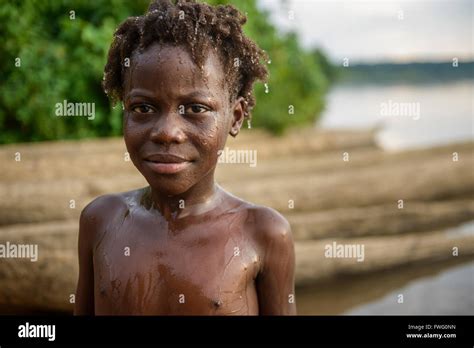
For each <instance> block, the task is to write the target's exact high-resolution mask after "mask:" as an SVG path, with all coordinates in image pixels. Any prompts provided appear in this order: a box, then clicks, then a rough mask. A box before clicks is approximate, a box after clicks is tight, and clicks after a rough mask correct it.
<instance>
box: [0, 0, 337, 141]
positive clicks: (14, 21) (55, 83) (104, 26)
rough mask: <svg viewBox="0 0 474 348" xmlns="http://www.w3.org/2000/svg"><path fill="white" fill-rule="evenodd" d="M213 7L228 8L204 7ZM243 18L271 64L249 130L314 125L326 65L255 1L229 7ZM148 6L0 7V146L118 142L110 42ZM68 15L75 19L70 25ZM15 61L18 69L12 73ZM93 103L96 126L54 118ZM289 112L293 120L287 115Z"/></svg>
mask: <svg viewBox="0 0 474 348" xmlns="http://www.w3.org/2000/svg"><path fill="white" fill-rule="evenodd" d="M209 2H210V3H212V4H216V3H227V1H218V0H211V1H209ZM234 2H235V5H236V7H238V8H239V9H240V10H241V11H243V12H247V14H248V17H249V21H248V24H247V25H246V28H245V31H246V33H247V34H248V35H249V36H250V37H252V38H253V39H255V40H256V41H257V42H258V44H259V45H260V46H261V47H262V48H263V49H265V50H266V51H267V52H268V55H269V57H270V59H271V64H269V68H270V79H269V82H268V86H269V93H265V91H264V90H265V88H264V86H263V85H262V84H259V85H257V86H256V95H257V106H256V108H255V109H254V112H253V120H252V127H263V128H266V129H268V130H270V131H272V132H274V133H281V132H282V131H284V129H286V128H287V127H289V126H291V125H298V124H305V123H308V122H311V121H314V119H315V117H317V115H318V114H319V113H320V112H321V110H322V108H323V96H324V93H325V90H326V88H327V85H328V76H327V71H325V70H324V69H325V66H324V64H325V63H324V62H325V60H324V59H325V57H324V55H323V54H322V53H321V52H319V53H318V54H315V53H311V52H306V51H304V50H303V49H302V48H301V47H300V45H299V42H298V39H297V37H296V35H295V34H292V33H290V34H286V35H283V34H279V33H278V32H277V31H276V29H275V28H274V27H273V26H272V25H271V24H270V22H269V19H268V14H267V13H264V12H263V11H262V10H260V9H258V8H257V6H256V3H255V0H252V1H244V2H241V1H234ZM148 3H149V1H147V0H139V1H123V0H107V1H105V0H100V1H89V0H74V1H65V0H63V1H58V0H43V1H42V0H26V1H12V2H8V3H5V2H4V3H3V4H2V5H1V6H0V41H1V42H2V45H0V57H1V62H2V64H1V65H0V75H1V76H2V85H1V90H0V143H11V142H25V141H39V140H55V139H74V138H84V137H96V136H100V137H102V136H112V135H120V134H121V131H122V116H121V113H122V110H119V109H120V108H116V109H112V108H111V106H110V103H109V101H108V99H107V98H106V96H105V95H104V93H103V92H102V89H101V85H100V83H101V80H102V75H103V68H104V65H105V61H106V55H107V51H108V48H109V45H110V43H111V38H112V34H113V32H114V30H115V28H116V27H117V26H118V24H119V23H120V22H122V21H123V20H124V19H125V18H127V17H129V16H136V15H140V14H142V13H143V12H144V11H145V10H146V8H147V6H148ZM70 11H74V16H75V19H71V15H72V13H71V12H70ZM17 58H20V59H21V66H20V67H17V66H15V63H18V61H16V59H17ZM63 100H67V101H68V102H73V103H75V102H80V103H83V102H90V103H92V102H93V103H95V119H94V120H93V121H91V120H88V119H87V117H57V116H56V114H55V105H56V103H62V102H63ZM290 105H293V107H294V115H291V114H289V112H288V111H289V106H290Z"/></svg>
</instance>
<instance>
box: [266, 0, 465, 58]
mask: <svg viewBox="0 0 474 348" xmlns="http://www.w3.org/2000/svg"><path fill="white" fill-rule="evenodd" d="M284 3H286V5H284ZM473 4H474V0H404V1H403V0H370V1H363V0H286V1H282V0H259V5H260V7H262V8H265V9H268V10H269V11H270V13H271V19H272V21H273V22H274V23H275V24H276V25H277V27H278V28H279V29H280V30H283V31H284V30H289V29H294V30H296V31H297V32H298V34H299V36H300V38H301V40H302V42H303V44H304V45H305V46H309V47H313V46H317V47H322V48H323V49H324V50H325V51H326V53H328V54H329V56H330V57H331V59H332V60H334V61H335V62H336V61H341V62H342V59H343V58H345V57H348V58H349V59H350V60H351V62H357V61H398V62H404V61H426V60H434V61H439V60H451V59H452V58H453V57H458V58H459V59H460V60H462V59H474V53H473V30H474V26H473V16H474V14H473V7H474V6H473ZM290 17H293V19H291V18H290Z"/></svg>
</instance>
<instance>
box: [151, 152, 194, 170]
mask: <svg viewBox="0 0 474 348" xmlns="http://www.w3.org/2000/svg"><path fill="white" fill-rule="evenodd" d="M145 163H146V164H147V165H148V166H149V167H150V169H151V170H153V171H154V172H155V173H158V174H176V173H178V172H181V171H182V170H184V169H186V168H187V167H188V166H189V165H190V164H191V161H189V160H187V159H185V158H183V157H181V156H177V155H172V154H153V155H150V156H147V157H145Z"/></svg>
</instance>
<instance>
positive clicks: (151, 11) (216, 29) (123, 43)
mask: <svg viewBox="0 0 474 348" xmlns="http://www.w3.org/2000/svg"><path fill="white" fill-rule="evenodd" d="M246 21H247V18H246V17H245V16H244V15H243V14H242V13H241V12H240V11H239V10H237V9H236V8H235V7H233V6H232V5H219V6H210V5H208V4H205V3H200V2H197V1H195V0H178V1H170V0H155V1H153V2H152V3H151V4H150V5H149V7H148V10H147V12H146V13H145V14H144V15H142V16H139V17H130V18H128V19H127V20H125V21H124V22H123V23H122V24H121V25H120V26H119V27H118V28H117V30H116V31H115V34H114V39H113V42H112V44H111V46H110V49H109V54H108V60H107V64H106V65H105V69H104V78H103V83H102V86H103V88H104V91H105V93H106V94H107V95H108V96H109V98H110V99H111V100H112V102H113V103H116V102H117V101H119V100H123V83H124V76H125V74H124V73H125V69H126V66H125V64H124V61H125V59H126V58H128V59H129V60H130V57H131V56H132V54H133V53H135V52H142V51H143V50H145V49H146V48H147V47H149V46H150V45H152V44H154V43H160V44H174V45H182V46H184V48H185V49H186V50H187V51H188V52H189V53H190V55H191V57H192V59H193V62H194V63H195V64H196V65H197V66H198V67H200V68H201V69H202V66H203V64H204V62H205V60H206V58H207V57H208V54H209V50H211V49H214V50H215V52H216V53H217V55H218V57H219V58H220V60H221V63H222V66H223V68H224V74H225V81H226V83H227V84H228V85H227V86H228V88H229V91H230V93H229V94H230V98H231V100H234V99H235V98H237V97H242V98H244V101H245V102H244V105H245V106H244V114H245V117H246V118H247V119H250V117H251V116H250V111H251V110H252V108H253V107H254V105H255V96H254V94H253V83H254V82H255V81H256V80H261V81H266V79H267V76H268V70H267V67H266V65H265V64H264V63H263V62H264V61H266V60H267V55H266V53H265V51H263V50H262V49H260V48H259V47H258V46H257V45H256V44H255V42H253V41H252V40H250V39H249V38H248V37H246V36H245V35H244V33H243V32H242V26H243V25H244V24H245V23H246ZM262 61H263V62H262ZM223 79H224V78H223Z"/></svg>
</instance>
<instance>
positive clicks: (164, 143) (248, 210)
mask: <svg viewBox="0 0 474 348" xmlns="http://www.w3.org/2000/svg"><path fill="white" fill-rule="evenodd" d="M227 88H228V87H227V84H226V83H225V76H224V72H223V69H222V65H221V63H220V61H219V58H218V57H217V56H216V55H214V54H213V53H212V52H210V53H209V55H208V59H207V60H206V62H205V63H204V65H203V67H202V70H201V69H199V68H198V67H197V66H196V65H195V64H194V63H193V61H192V59H191V57H190V55H189V54H188V53H187V51H186V50H185V49H183V48H181V47H179V46H177V47H176V46H170V45H158V44H156V45H153V46H151V47H149V48H147V49H146V50H145V51H144V52H141V53H137V54H135V55H134V56H133V57H132V64H131V67H130V68H129V70H128V74H127V76H126V78H125V86H124V107H125V111H124V139H125V143H126V146H127V150H128V152H129V153H130V158H131V159H132V162H133V164H134V165H135V166H136V167H137V169H138V170H139V171H140V172H141V174H142V175H143V176H144V177H145V179H146V180H147V182H148V184H149V186H148V187H146V188H142V189H138V190H135V191H130V192H126V193H121V194H111V195H105V196H101V197H99V198H97V199H95V200H94V201H93V202H91V203H90V204H89V205H88V206H87V207H86V208H85V209H84V210H83V212H82V214H81V219H80V232H79V281H78V285H77V291H76V304H75V310H74V312H75V314H79V315H80V314H92V315H93V314H95V315H128V314H131V315H257V314H260V315H266V314H268V315H272V314H282V315H284V314H295V313H296V307H295V303H294V249H293V240H292V236H291V231H290V226H289V224H288V222H287V221H286V220H285V218H283V217H282V216H281V215H280V214H279V213H277V212H276V211H274V210H273V209H271V208H267V207H262V206H257V205H254V204H251V203H248V202H245V201H243V200H241V199H239V198H237V197H235V196H232V195H231V194H229V193H227V192H226V191H224V190H223V189H222V188H221V187H220V186H218V185H217V184H216V183H215V181H214V171H215V167H216V163H217V159H218V151H219V150H221V149H223V148H224V146H225V141H226V138H227V135H228V134H231V135H234V136H235V135H236V134H237V133H238V131H239V129H240V127H241V125H242V121H243V119H244V113H243V105H244V104H243V103H244V101H243V98H236V99H235V100H231V98H230V97H229V94H228V93H229V92H228V89H227ZM243 184H245V183H243Z"/></svg>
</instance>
